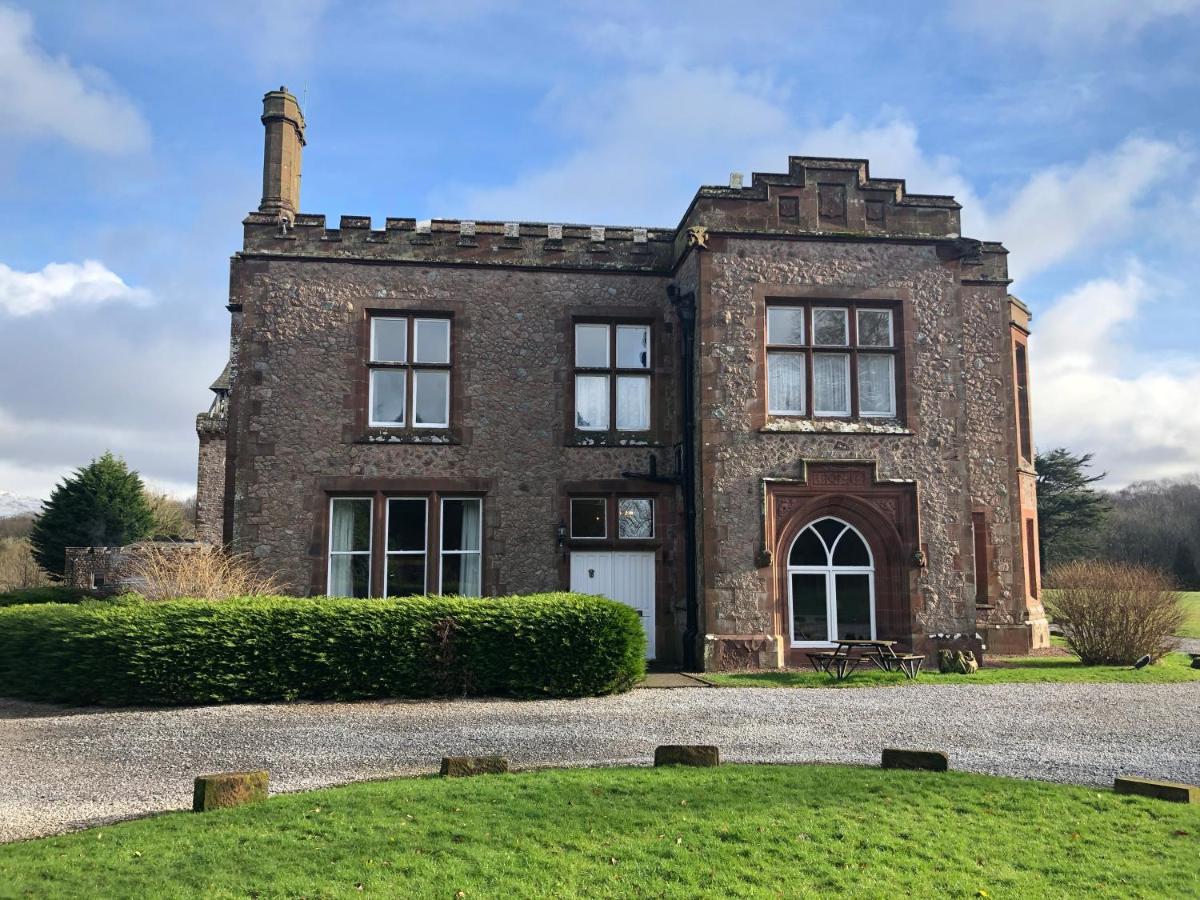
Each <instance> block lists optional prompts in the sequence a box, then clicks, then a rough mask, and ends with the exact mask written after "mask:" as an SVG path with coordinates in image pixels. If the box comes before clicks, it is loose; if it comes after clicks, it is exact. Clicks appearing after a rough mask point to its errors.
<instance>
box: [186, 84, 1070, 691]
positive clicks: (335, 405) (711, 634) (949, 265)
mask: <svg viewBox="0 0 1200 900" xmlns="http://www.w3.org/2000/svg"><path fill="white" fill-rule="evenodd" d="M265 109H266V114H265V115H264V119H263V121H264V123H265V124H266V127H267V142H266V154H267V159H266V165H265V174H264V179H265V181H266V182H268V183H267V184H265V186H264V198H263V203H262V205H261V206H260V209H259V211H257V212H254V213H251V214H250V215H249V216H248V217H247V218H246V220H245V223H244V225H245V238H244V244H243V248H242V251H241V252H239V253H238V254H237V255H236V256H235V257H234V259H233V262H232V269H231V278H230V297H229V309H230V310H231V314H232V331H231V356H230V366H229V371H228V378H227V380H226V381H225V385H226V390H227V396H228V409H227V414H226V411H225V409H224V408H222V410H221V413H222V415H221V416H220V417H219V423H218V422H217V421H216V420H215V419H214V418H213V416H212V414H211V413H210V414H205V415H204V416H201V419H200V420H199V421H198V431H199V432H200V436H201V460H200V478H199V493H200V497H199V499H198V504H197V506H198V511H197V517H198V524H200V525H201V527H202V528H207V529H208V531H209V533H212V532H215V531H216V530H217V528H218V526H217V522H218V521H219V522H220V526H219V530H220V534H221V536H222V537H223V539H224V540H225V541H226V542H229V543H232V544H233V545H235V546H236V547H237V548H238V549H241V550H245V551H249V552H251V553H253V554H254V556H255V557H257V558H258V559H260V560H261V561H263V562H264V563H265V564H266V565H268V566H269V567H270V568H271V569H273V570H274V571H275V572H276V573H277V574H278V575H279V577H280V578H281V579H283V581H284V582H285V583H286V584H287V585H288V586H289V587H290V589H291V590H293V591H295V592H296V593H300V594H311V593H323V592H325V591H326V590H327V588H328V586H329V584H330V583H331V582H330V581H329V580H328V579H329V575H328V572H329V566H330V552H329V548H330V516H331V513H330V509H331V506H330V504H331V500H332V499H334V498H339V497H341V498H354V497H357V498H374V500H373V505H372V506H371V510H372V512H371V515H372V517H373V518H372V523H371V530H372V534H373V536H374V537H373V543H372V552H371V555H370V559H369V563H368V562H363V565H364V566H366V565H368V564H369V566H370V571H371V578H372V588H373V589H372V593H376V594H378V593H380V591H379V590H378V588H379V585H380V584H381V583H382V579H383V577H384V574H385V572H386V571H387V566H389V565H390V564H391V557H387V558H385V556H386V554H385V553H384V552H383V550H382V549H381V548H382V547H383V546H384V545H385V544H386V543H387V537H386V533H385V529H386V528H388V527H389V526H388V524H387V519H386V513H385V509H387V508H390V507H388V506H387V500H388V498H395V497H407V498H429V504H430V505H427V506H426V509H428V510H432V509H433V508H434V506H436V501H437V499H438V498H445V497H462V496H465V497H478V498H482V507H481V508H482V519H483V527H482V552H481V554H480V563H481V568H482V575H481V579H480V589H481V590H482V592H483V593H486V594H507V593H518V592H527V591H541V590H552V589H565V588H567V587H568V586H569V585H570V584H571V583H572V576H571V570H572V565H573V562H572V560H573V559H575V555H576V554H585V553H590V552H593V551H596V550H597V548H599V549H600V550H601V551H602V552H604V553H608V552H611V553H613V554H615V556H614V559H615V558H617V556H620V554H622V553H625V552H633V551H637V552H639V553H642V554H647V553H652V554H653V560H654V572H653V595H654V596H653V622H654V634H655V636H656V644H657V656H658V658H660V659H662V660H664V661H666V662H670V663H684V662H688V663H692V664H695V665H705V666H707V667H709V668H732V667H747V666H757V667H775V666H781V665H787V664H795V663H797V662H799V661H800V660H801V659H802V657H803V653H804V649H805V648H804V647H796V646H793V644H794V643H795V642H794V641H793V640H792V632H791V630H790V628H789V624H788V623H789V615H790V614H791V613H790V610H791V608H790V606H789V603H790V602H791V601H790V600H789V597H790V591H791V590H792V588H791V584H792V582H791V581H790V576H789V573H788V564H787V559H788V555H789V551H790V548H791V546H792V542H793V541H794V540H795V539H796V537H797V535H798V534H799V533H800V532H801V531H802V530H803V529H804V528H805V527H806V525H808V524H809V523H810V522H813V521H815V520H817V519H820V518H822V517H833V518H834V519H836V520H837V521H838V522H840V523H845V524H849V525H850V526H852V528H853V529H854V530H855V531H857V533H858V534H860V535H862V537H863V539H864V540H865V541H866V543H867V545H868V546H869V548H870V553H871V556H872V560H873V563H872V564H873V566H874V568H873V570H872V578H873V588H872V590H873V594H872V604H873V605H872V610H873V617H874V625H873V627H874V630H875V632H876V633H877V636H879V637H885V638H895V639H897V640H899V641H901V642H903V643H904V644H906V645H912V646H916V647H918V648H921V649H929V648H930V647H932V646H933V643H932V642H931V637H930V636H931V635H933V634H939V633H940V634H961V635H962V636H963V637H964V638H967V637H969V638H972V639H973V638H974V636H975V634H976V633H979V634H980V635H981V636H982V639H983V642H984V643H990V644H991V645H992V649H1001V648H1003V649H1006V650H1014V649H1024V648H1028V647H1031V646H1040V645H1043V644H1044V643H1045V642H1046V640H1047V634H1046V623H1045V617H1044V614H1043V611H1042V607H1041V603H1040V600H1039V599H1038V596H1037V594H1038V582H1039V576H1038V572H1037V561H1036V546H1035V544H1031V543H1030V541H1029V540H1027V534H1028V533H1029V532H1028V531H1027V528H1028V527H1029V525H1030V523H1033V526H1034V527H1033V532H1032V533H1033V534H1036V521H1035V517H1036V512H1035V504H1034V483H1033V479H1032V467H1031V461H1030V460H1029V459H1028V458H1027V457H1025V456H1024V455H1023V454H1022V450H1021V446H1022V436H1021V429H1022V428H1024V429H1025V430H1026V431H1027V430H1028V427H1029V424H1028V413H1027V404H1028V390H1029V386H1028V379H1027V376H1025V375H1022V376H1021V377H1020V378H1018V376H1017V366H1018V362H1019V363H1020V365H1022V366H1023V365H1025V359H1024V353H1025V351H1024V349H1021V350H1020V351H1019V356H1020V358H1019V360H1018V344H1019V345H1020V346H1021V347H1022V348H1023V347H1024V339H1025V337H1026V336H1027V334H1028V324H1029V316H1028V312H1027V310H1025V308H1024V307H1023V306H1022V305H1021V304H1020V303H1019V301H1016V300H1015V299H1014V298H1010V296H1009V295H1008V292H1007V286H1008V278H1007V268H1006V262H1005V255H1006V251H1005V250H1004V248H1003V247H1002V246H1000V245H999V244H994V243H986V242H980V241H976V240H971V239H967V238H963V237H962V236H961V235H960V234H959V206H958V204H957V203H956V202H955V201H954V200H953V199H952V198H949V197H934V196H919V195H912V194H908V193H907V192H906V191H905V188H904V184H903V182H900V181H891V180H880V179H873V178H871V177H870V176H869V173H868V170H867V164H866V163H865V162H864V161H860V160H839V159H832V160H831V159H810V158H804V157H792V158H791V159H790V160H789V161H788V171H787V172H786V173H783V174H774V175H761V174H756V175H754V176H753V179H752V180H751V183H750V185H749V186H748V187H740V186H737V187H728V188H726V187H717V188H713V187H705V188H701V189H700V190H699V192H698V193H697V195H696V198H695V200H694V201H693V203H692V205H691V206H690V207H689V209H688V210H687V211H686V213H685V214H684V216H683V219H682V220H681V222H680V223H679V225H678V226H677V227H674V228H633V227H596V226H576V225H563V226H560V225H554V224H547V223H513V222H510V223H504V222H467V221H452V220H434V221H432V222H421V223H418V222H416V221H414V220H412V219H402V218H398V219H388V220H387V221H386V222H385V223H384V227H383V228H381V229H374V228H372V225H371V222H370V220H369V219H366V218H360V217H349V216H343V217H342V219H341V221H340V223H339V226H338V227H336V228H331V227H329V226H328V224H327V222H326V220H325V218H324V217H323V216H317V215H306V214H302V213H299V212H297V210H298V209H299V181H298V177H293V176H298V172H299V158H300V157H299V154H300V150H301V148H302V146H303V141H304V125H303V118H302V117H301V116H300V113H299V109H298V107H297V106H296V105H295V100H294V98H291V96H290V95H288V94H286V92H280V91H273V92H271V93H270V94H268V95H267V98H266V105H265ZM281 123H282V124H281ZM283 126H287V127H283ZM276 157H278V158H276ZM280 173H284V174H280ZM776 304H781V305H785V306H795V307H797V308H800V307H804V308H815V307H817V306H821V307H824V306H834V307H836V306H838V305H839V304H841V305H842V306H843V307H845V308H847V309H849V310H851V313H850V317H851V318H853V316H854V315H855V313H854V312H853V311H854V310H855V309H858V308H863V309H871V310H889V311H890V312H891V319H890V321H891V322H892V327H893V331H894V340H895V346H894V347H892V348H890V351H889V352H891V353H893V354H894V359H895V363H894V379H895V382H894V395H895V403H894V415H886V416H880V415H873V416H869V417H868V416H862V417H859V416H853V417H852V416H849V415H840V416H823V415H811V414H810V415H808V416H804V415H787V416H778V415H772V414H768V412H767V396H766V395H767V362H766V343H765V340H766V338H765V324H766V319H767V309H768V308H769V307H771V306H772V305H776ZM692 310H694V317H695V326H694V327H692V325H691V315H692V312H691V311H692ZM403 315H409V316H411V317H421V316H425V317H430V316H432V317H436V318H438V319H444V320H448V321H449V323H450V325H449V331H450V338H449V344H450V352H449V366H448V371H449V376H448V377H449V385H450V387H449V415H448V424H447V425H446V426H445V427H435V428H421V429H418V428H413V427H407V428H406V427H374V426H372V425H371V424H370V417H369V415H368V404H369V402H370V389H369V387H368V379H369V377H370V376H369V368H368V356H369V352H370V351H369V345H370V341H371V337H370V336H371V321H372V320H373V319H378V318H380V317H385V316H393V317H394V316H403ZM580 323H609V324H611V325H613V326H614V327H615V326H617V325H620V324H621V323H637V324H639V325H643V326H648V327H649V329H650V330H649V335H650V337H649V374H650V375H651V383H650V411H651V412H650V422H649V427H648V428H645V429H639V430H638V431H629V432H623V431H617V430H613V431H592V430H582V429H579V428H577V427H576V417H575V409H574V403H575V393H574V387H573V386H574V379H575V377H576V372H575V366H574V362H575V349H574V347H575V345H574V341H575V335H576V333H577V332H576V328H577V326H579V325H580ZM685 341H690V343H689V344H687V345H686V346H685V343H684V342H685ZM614 346H615V345H614ZM818 354H819V350H818V349H817V348H815V347H814V348H812V350H811V356H812V358H813V359H814V360H815V357H816V355H818ZM690 359H694V360H695V363H694V365H690V366H689V362H688V361H689V360H690ZM856 359H857V357H856ZM856 364H857V363H856ZM814 365H815V362H814ZM847 366H849V363H847ZM614 371H615V370H614ZM854 371H857V370H854ZM414 377H415V376H414ZM847 378H848V379H849V376H847ZM689 379H690V381H689ZM810 379H811V376H810ZM1019 381H1020V385H1019V384H1018V382H1019ZM689 383H690V386H691V391H690V396H691V397H692V398H694V399H693V400H692V402H690V403H689V402H688V397H689V392H688V391H687V390H686V387H687V385H688V384H689ZM854 385H857V382H854ZM854 385H851V384H847V385H846V387H845V389H846V391H847V392H849V393H851V394H852V395H853V396H854V397H855V398H857V392H858V390H859V388H858V387H856V386H854ZM214 388H215V386H214ZM810 390H811V385H810ZM614 397H615V394H614ZM854 402H855V403H858V400H857V399H855V401H854ZM1022 404H1025V406H1024V410H1025V412H1024V419H1022V408H1023V407H1022ZM689 416H690V420H689ZM689 434H690V435H691V440H690V442H689V441H687V440H686V437H687V435H689ZM689 471H691V472H694V477H692V478H690V479H689V477H688V472H689ZM689 484H692V485H694V489H693V490H692V491H691V492H690V493H689V492H688V491H687V490H686V486H687V485H689ZM217 497H221V498H222V501H221V502H218V501H217V500H216V498H217ZM581 497H590V498H599V497H604V498H610V499H611V500H612V501H613V502H615V501H617V500H620V499H621V498H649V499H652V500H653V501H654V504H653V507H652V508H653V516H654V530H653V537H650V538H645V539H643V540H640V541H638V542H632V541H626V540H624V539H621V538H619V537H618V535H619V534H620V532H619V529H615V528H613V529H610V530H609V532H608V533H607V537H606V538H605V539H603V540H600V541H598V542H597V541H596V540H594V539H578V538H576V537H575V536H574V534H573V532H572V527H573V526H570V523H571V521H572V520H571V500H572V498H576V499H578V498H581ZM611 508H612V509H618V510H619V509H622V508H623V507H621V506H619V505H618V506H614V507H611ZM218 510H219V515H218ZM429 515H431V516H432V515H433V513H429ZM434 521H436V520H431V523H432V522H434ZM613 521H615V519H614V520H613ZM689 521H694V527H689ZM428 529H429V534H430V535H431V536H433V537H436V531H435V525H434V524H430V525H429V526H428ZM436 546H437V545H436V542H435V541H434V540H433V539H431V542H430V543H429V544H427V545H426V548H425V549H426V552H427V553H430V554H432V553H434V552H435V547H436ZM1031 550H1032V551H1033V555H1031ZM580 558H582V557H580ZM589 558H590V557H589ZM364 559H366V558H365V557H364ZM689 560H694V563H693V565H692V567H691V574H692V575H693V576H694V578H689ZM443 564H444V563H443ZM428 565H429V571H430V572H431V573H434V576H435V578H436V574H437V568H436V567H437V566H438V565H439V563H438V562H437V560H432V561H430V562H429V563H428ZM589 574H590V573H589ZM434 584H436V580H435V582H434ZM431 589H435V588H431ZM689 623H690V624H689Z"/></svg>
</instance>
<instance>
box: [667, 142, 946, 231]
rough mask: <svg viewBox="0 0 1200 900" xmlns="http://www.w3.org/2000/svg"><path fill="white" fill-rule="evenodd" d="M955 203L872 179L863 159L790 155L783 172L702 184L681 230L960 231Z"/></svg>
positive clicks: (889, 180)
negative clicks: (726, 184)
mask: <svg viewBox="0 0 1200 900" xmlns="http://www.w3.org/2000/svg"><path fill="white" fill-rule="evenodd" d="M960 209H961V207H960V205H959V203H958V201H956V200H955V199H954V198H953V197H948V196H942V195H938V194H910V193H908V192H907V190H906V189H905V184H904V181H903V179H898V178H872V177H871V175H870V170H869V166H868V163H867V160H865V159H825V158H816V157H809V156H791V157H788V171H787V172H786V173H761V172H756V173H754V175H753V176H752V177H751V181H750V185H749V186H742V185H741V179H740V176H738V177H737V178H736V179H735V180H734V183H733V184H732V185H731V186H729V187H723V186H718V187H711V186H710V187H702V188H700V190H699V191H697V193H696V196H695V199H693V200H692V204H691V206H689V207H688V210H687V212H686V213H684V216H683V220H682V222H681V223H680V231H685V230H686V229H687V228H688V227H690V226H695V225H701V226H704V227H707V228H708V229H709V230H710V231H714V232H723V231H764V232H783V233H791V234H812V235H865V236H870V237H873V238H900V239H921V240H928V239H952V238H957V237H959V227H960V226H959V210H960Z"/></svg>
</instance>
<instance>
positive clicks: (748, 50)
mask: <svg viewBox="0 0 1200 900" xmlns="http://www.w3.org/2000/svg"><path fill="white" fill-rule="evenodd" d="M176 6H180V7H182V5H176V4H164V3H160V2H102V0H95V2H87V3H84V2H41V3H21V2H15V3H14V2H13V0H0V210H2V215H0V237H2V243H0V247H2V248H3V249H2V250H0V384H2V385H3V387H2V388H0V489H6V490H9V491H12V492H15V493H18V494H28V495H33V496H43V495H45V494H46V493H47V492H48V490H49V489H50V487H51V486H52V485H53V484H54V482H55V481H56V480H57V479H59V478H60V477H61V476H62V475H63V474H64V473H66V472H67V471H69V470H70V469H72V468H74V467H75V466H77V465H79V464H81V463H85V462H87V460H89V459H90V458H92V457H93V456H96V455H98V454H99V453H101V452H103V451H104V450H105V449H107V448H111V449H113V450H114V451H117V452H119V453H121V454H123V455H124V456H125V457H126V459H128V460H129V462H130V463H131V464H132V465H133V466H134V467H136V468H137V469H139V470H140V471H141V472H142V474H143V475H144V476H145V477H146V478H147V480H148V481H149V482H150V483H151V484H152V485H153V486H155V487H157V488H160V489H163V490H169V491H171V492H175V493H179V494H186V493H188V492H189V491H190V490H191V489H192V488H193V479H194V466H195V434H194V430H193V417H194V416H195V414H196V412H198V411H200V410H201V409H202V408H204V407H205V406H206V405H207V403H208V400H209V397H210V395H209V394H208V392H207V390H206V386H207V385H208V384H209V382H210V381H211V380H212V379H213V377H215V375H216V374H217V372H218V371H219V370H220V368H221V366H222V364H223V362H224V358H225V353H226V346H227V341H228V314H227V313H226V311H225V309H224V303H225V299H226V291H227V281H228V258H229V256H230V254H232V253H233V252H235V251H236V250H237V249H238V247H239V245H240V238H241V227H240V221H241V219H242V217H243V216H244V215H245V213H246V212H248V211H250V210H251V209H253V208H254V207H255V206H256V205H257V203H258V198H259V194H260V188H261V182H260V178H261V155H262V149H261V144H262V131H261V125H260V124H259V122H258V115H259V113H260V110H261V107H260V102H261V96H262V94H263V92H264V91H266V90H268V89H271V88H273V87H277V86H278V85H280V84H286V85H288V86H289V88H291V89H292V90H293V91H295V92H296V93H297V94H298V95H303V97H304V99H305V113H306V116H307V119H308V124H309V132H308V137H309V145H308V147H307V149H306V151H305V159H304V181H303V193H302V199H303V203H302V206H303V208H304V211H306V212H321V213H325V214H327V215H328V216H330V217H331V219H336V217H337V216H339V215H342V214H353V215H371V216H372V217H374V218H375V219H376V220H377V221H382V219H383V217H384V216H388V215H392V216H416V217H419V218H421V217H431V216H445V217H464V218H469V217H478V218H500V219H518V218H520V219H536V220H542V221H545V220H550V221H569V222H585V223H586V222H594V223H604V224H645V225H651V226H673V225H674V224H676V222H677V221H678V218H679V216H680V215H681V213H682V212H683V210H684V209H685V207H686V205H687V203H688V201H689V200H690V198H691V196H692V194H693V193H694V192H695V189H696V187H697V186H698V185H699V184H702V183H703V184H713V183H716V184H720V183H724V182H725V181H726V179H727V178H728V175H729V172H730V171H742V172H746V173H747V174H749V173H750V172H752V171H780V170H782V169H783V168H784V167H785V164H786V157H787V155H788V154H789V153H793V154H805V155H839V156H861V157H866V158H869V159H870V160H871V168H872V172H873V173H874V174H876V175H880V176H885V177H901V178H907V179H908V182H909V187H910V189H911V190H914V191H925V192H934V193H952V194H955V195H956V196H957V197H958V198H959V200H960V201H961V202H962V203H963V204H964V207H965V208H964V210H963V219H964V232H965V233H966V234H968V235H970V236H973V237H978V238H984V239H989V240H1000V241H1003V242H1004V243H1005V245H1006V246H1007V247H1008V248H1009V249H1010V250H1011V251H1012V255H1011V257H1010V266H1011V269H1012V273H1013V275H1014V277H1015V278H1016V282H1015V284H1014V285H1013V290H1014V292H1015V293H1017V294H1018V295H1019V296H1021V297H1022V298H1023V299H1024V300H1026V302H1028V303H1029V304H1030V305H1031V306H1032V307H1033V310H1034V313H1035V316H1036V318H1035V322H1034V325H1035V338H1034V346H1033V357H1032V359H1033V365H1034V399H1035V433H1036V434H1035V436H1036V438H1037V441H1038V444H1039V445H1040V446H1042V447H1043V448H1048V447H1050V446H1055V445H1059V444H1065V445H1067V446H1070V447H1072V448H1073V449H1076V450H1079V451H1084V450H1088V451H1094V452H1095V453H1096V456H1097V463H1098V466H1099V467H1101V468H1104V469H1107V470H1108V471H1109V472H1110V473H1111V474H1110V483H1111V484H1113V485H1120V484H1124V483H1128V482H1130V481H1133V480H1137V479H1141V478H1152V477H1163V476H1179V475H1184V474H1188V473H1193V472H1200V413H1198V412H1197V410H1196V406H1197V398H1198V397H1200V350H1197V344H1198V340H1197V339H1198V338H1200V303H1198V302H1197V301H1196V299H1195V297H1194V288H1193V285H1194V284H1195V283H1197V281H1198V280H1200V278H1198V276H1200V260H1198V258H1197V254H1196V253H1195V252H1194V251H1193V249H1192V245H1193V242H1194V234H1195V232H1196V226H1195V223H1196V221H1197V220H1198V219H1200V177H1198V176H1200V146H1198V144H1200V120H1198V119H1197V117H1196V109H1197V108H1198V107H1200V66H1197V65H1196V62H1195V60H1196V58H1197V53H1198V51H1200V0H1140V2H1132V0H1130V2H1116V0H1060V2H1052V0H1040V2H1035V0H1009V2H1006V3H996V2H994V0H979V2H976V0H961V2H891V3H886V4H883V3H880V4H864V3H845V4H840V3H835V2H823V3H806V2H790V3H755V2H749V3H742V4H736V5H733V4H728V3H711V2H706V0H692V2H688V3H656V4H649V3H623V2H619V0H605V2H596V3H533V2H528V3H514V2H511V0H509V2H507V3H501V2H488V0H457V2H454V0H452V2H448V3H442V4H428V3H412V4H407V3H385V2H355V3H336V2H332V0H239V2H236V3H234V2H224V0H211V2H208V3H205V4H192V5H191V6H192V7H193V8H191V9H188V10H187V11H184V12H181V11H179V10H178V9H175V8H174V7H176Z"/></svg>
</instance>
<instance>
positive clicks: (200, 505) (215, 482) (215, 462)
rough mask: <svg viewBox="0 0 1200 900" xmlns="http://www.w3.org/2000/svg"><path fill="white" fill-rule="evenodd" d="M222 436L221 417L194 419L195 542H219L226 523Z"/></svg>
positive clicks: (222, 424) (205, 414)
mask: <svg viewBox="0 0 1200 900" xmlns="http://www.w3.org/2000/svg"><path fill="white" fill-rule="evenodd" d="M225 433H226V428H225V416H224V415H221V416H219V417H215V416H212V415H210V414H208V413H202V414H200V415H199V416H197V417H196V434H197V435H198V436H199V438H200V453H199V461H198V464H197V471H196V539H197V540H200V541H206V542H208V543H214V544H219V543H221V542H222V535H223V532H224V523H225Z"/></svg>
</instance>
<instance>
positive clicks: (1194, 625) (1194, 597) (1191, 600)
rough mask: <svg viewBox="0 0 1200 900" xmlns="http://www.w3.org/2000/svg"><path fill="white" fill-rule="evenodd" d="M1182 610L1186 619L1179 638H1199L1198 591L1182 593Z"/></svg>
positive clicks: (1199, 592) (1199, 600) (1199, 612)
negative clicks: (1185, 614) (1184, 611)
mask: <svg viewBox="0 0 1200 900" xmlns="http://www.w3.org/2000/svg"><path fill="white" fill-rule="evenodd" d="M1183 608H1184V609H1185V610H1186V611H1187V619H1186V621H1184V623H1183V628H1181V629H1180V631H1179V636H1180V637H1187V638H1200V591H1184V593H1183Z"/></svg>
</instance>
